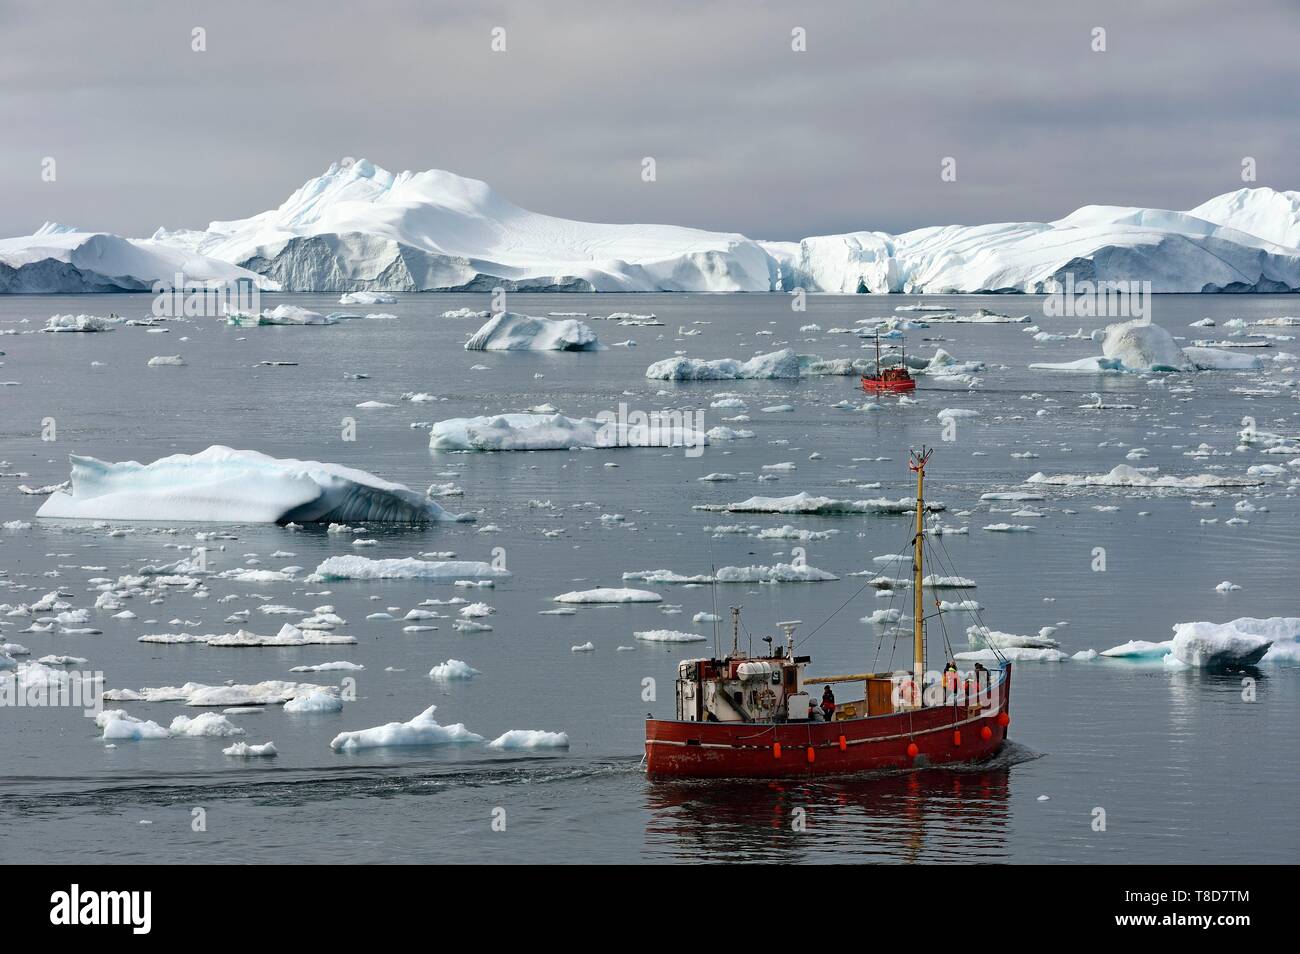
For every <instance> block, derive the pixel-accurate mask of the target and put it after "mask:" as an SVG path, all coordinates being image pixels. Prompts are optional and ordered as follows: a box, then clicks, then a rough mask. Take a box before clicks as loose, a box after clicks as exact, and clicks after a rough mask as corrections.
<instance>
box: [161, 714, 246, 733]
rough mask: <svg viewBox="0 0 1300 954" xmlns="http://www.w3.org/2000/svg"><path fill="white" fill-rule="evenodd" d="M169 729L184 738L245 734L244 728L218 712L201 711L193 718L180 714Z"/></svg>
mask: <svg viewBox="0 0 1300 954" xmlns="http://www.w3.org/2000/svg"><path fill="white" fill-rule="evenodd" d="M168 731H169V732H170V733H171V734H172V736H173V737H175V738H184V739H225V738H229V737H231V736H235V735H243V734H244V730H243V729H241V728H240V727H239V726H237V725H235V724H234V723H233V722H231V721H230V720H229V719H227V718H226V717H225V716H223V715H220V714H219V713H216V712H201V713H199V714H198V715H196V716H194V717H193V718H190V717H189V716H183V715H178V716H177V717H176V718H175V719H173V720H172V724H171V728H170V729H169V730H168Z"/></svg>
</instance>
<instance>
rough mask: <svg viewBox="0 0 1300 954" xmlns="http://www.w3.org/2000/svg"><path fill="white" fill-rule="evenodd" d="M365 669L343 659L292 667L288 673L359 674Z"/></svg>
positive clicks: (358, 664)
mask: <svg viewBox="0 0 1300 954" xmlns="http://www.w3.org/2000/svg"><path fill="white" fill-rule="evenodd" d="M365 668H366V667H365V666H363V665H361V664H360V663H354V662H348V661H347V660H344V659H339V660H335V661H334V662H325V663H315V664H314V665H311V666H294V667H293V668H292V669H290V670H289V671H290V672H360V671H361V670H362V669H365Z"/></svg>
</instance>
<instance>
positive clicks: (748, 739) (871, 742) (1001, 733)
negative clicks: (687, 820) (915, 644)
mask: <svg viewBox="0 0 1300 954" xmlns="http://www.w3.org/2000/svg"><path fill="white" fill-rule="evenodd" d="M1010 693H1011V667H1010V665H1009V664H1008V665H1006V666H1005V668H1003V669H1002V670H1001V678H1000V679H999V680H998V681H997V683H996V684H995V685H994V686H993V687H992V692H991V698H990V699H987V700H986V701H985V703H984V704H982V705H978V706H969V707H968V706H966V705H964V704H959V705H939V706H928V707H925V708H921V709H915V710H912V711H909V712H897V713H893V714H890V715H881V716H872V717H869V718H858V719H845V720H843V721H840V722H783V723H763V724H757V723H748V722H680V721H676V720H666V719H647V720H646V740H645V752H646V772H647V774H648V775H649V776H650V777H651V778H666V779H672V778H787V777H810V776H811V777H817V776H827V775H848V774H853V773H856V772H871V771H881V770H890V769H895V770H896V769H915V768H925V767H928V766H934V765H952V764H960V763H971V762H982V761H986V760H988V759H990V758H992V757H993V756H994V755H996V754H997V753H998V751H999V750H1000V749H1001V748H1002V746H1003V745H1005V744H1006V740H1007V733H1008V728H1009V724H1010V716H1009V714H1008V706H1009V704H1010ZM913 746H914V747H915V748H913ZM810 753H811V754H810Z"/></svg>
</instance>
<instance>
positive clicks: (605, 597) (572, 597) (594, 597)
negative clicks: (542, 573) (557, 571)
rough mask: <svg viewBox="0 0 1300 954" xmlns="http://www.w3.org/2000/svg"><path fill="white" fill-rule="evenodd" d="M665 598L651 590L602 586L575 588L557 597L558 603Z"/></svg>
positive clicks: (618, 601) (658, 599) (652, 600)
mask: <svg viewBox="0 0 1300 954" xmlns="http://www.w3.org/2000/svg"><path fill="white" fill-rule="evenodd" d="M662 599H663V597H662V596H660V595H659V594H658V593H653V592H651V591H650V590H634V589H628V588H626V587H609V586H601V587H597V588H596V589H594V590H574V591H573V592H572V593H561V594H560V595H559V596H557V597H555V599H554V601H553V602H556V603H658V602H660V601H661V600H662Z"/></svg>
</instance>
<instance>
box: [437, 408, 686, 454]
mask: <svg viewBox="0 0 1300 954" xmlns="http://www.w3.org/2000/svg"><path fill="white" fill-rule="evenodd" d="M708 442H709V438H708V436H707V435H706V434H705V433H704V432H702V431H699V430H697V429H695V428H692V427H688V426H687V425H686V424H684V423H682V422H681V421H680V420H677V419H675V418H674V417H673V416H672V415H666V416H650V415H647V417H646V420H645V421H644V422H641V421H632V420H622V421H620V420H617V419H613V420H608V421H602V420H600V419H598V418H589V417H582V418H574V417H565V416H564V415H562V414H497V415H495V416H492V417H453V418H449V419H448V420H445V421H438V422H437V423H435V424H434V425H433V427H432V429H431V431H430V434H429V447H430V448H431V449H433V450H444V451H520V450H522V451H538V450H575V449H579V448H596V447H601V448H604V447H692V448H694V447H703V446H704V445H705V444H707V443H708Z"/></svg>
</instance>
